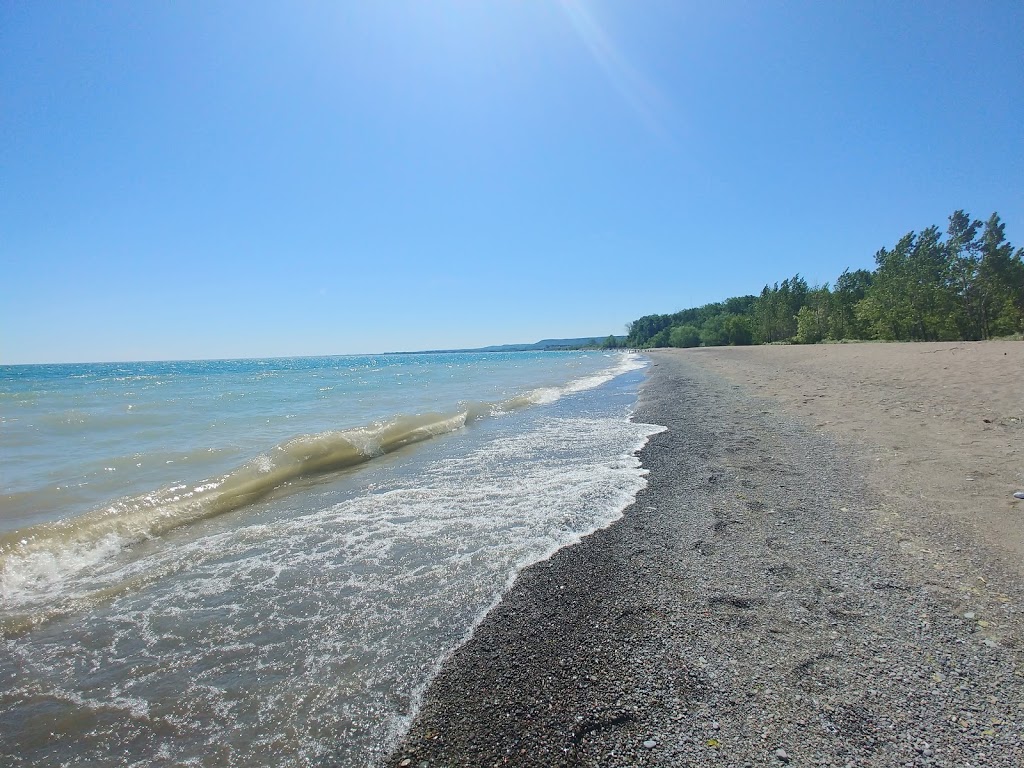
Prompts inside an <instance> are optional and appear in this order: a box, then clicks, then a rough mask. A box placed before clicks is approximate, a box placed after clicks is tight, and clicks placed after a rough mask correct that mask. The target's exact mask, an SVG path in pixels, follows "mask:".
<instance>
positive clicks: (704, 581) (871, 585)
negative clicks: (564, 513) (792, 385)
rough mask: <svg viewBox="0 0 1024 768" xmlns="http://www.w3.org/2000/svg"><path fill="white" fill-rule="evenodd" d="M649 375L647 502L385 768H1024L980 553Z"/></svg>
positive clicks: (520, 606) (754, 420)
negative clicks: (938, 544)
mask: <svg viewBox="0 0 1024 768" xmlns="http://www.w3.org/2000/svg"><path fill="white" fill-rule="evenodd" d="M654 359H655V362H654V364H653V366H652V368H651V372H650V377H649V381H648V384H647V386H646V387H645V389H644V391H643V394H642V397H641V402H640V405H639V407H638V409H637V411H636V414H635V417H634V418H636V419H637V420H640V421H646V422H651V423H656V424H662V425H665V426H666V427H668V430H667V431H666V432H663V433H661V434H658V435H655V436H654V437H653V438H651V440H650V442H649V443H648V445H647V446H646V448H645V449H644V450H643V452H642V454H641V458H642V460H643V464H644V466H645V467H646V468H648V469H649V470H650V476H649V485H648V487H647V488H646V489H645V490H644V491H642V492H641V493H640V494H639V496H638V498H637V500H636V503H635V504H634V505H633V506H631V507H630V508H629V509H627V510H626V513H625V515H624V517H623V519H622V520H620V521H619V522H617V523H615V524H614V525H612V526H610V527H609V528H607V529H604V530H602V531H599V532H597V533H595V534H593V535H591V536H589V537H587V538H586V539H585V540H584V541H583V542H581V543H580V544H578V545H576V546H573V547H569V548H566V549H564V550H561V551H560V552H558V553H557V554H556V555H555V556H553V557H552V558H551V559H550V560H547V561H545V562H542V563H538V564H536V565H534V566H532V567H530V568H528V569H527V570H526V571H524V572H523V573H522V574H521V575H520V578H519V579H518V580H517V582H516V583H515V585H514V586H513V588H512V589H511V591H510V592H509V593H508V595H507V596H506V597H505V599H504V600H503V601H502V602H501V603H500V604H499V605H498V606H497V607H496V608H495V609H494V610H493V611H492V612H491V613H490V614H489V615H488V616H487V617H486V619H485V620H484V621H483V622H482V623H481V625H480V626H479V627H478V628H477V629H476V631H475V633H474V635H473V637H472V638H471V639H470V641H469V642H468V643H466V644H465V645H464V646H463V647H461V648H460V649H458V650H457V651H456V652H455V653H454V654H453V656H452V657H451V658H450V659H448V661H447V662H446V663H445V664H444V666H443V668H442V669H441V671H440V673H439V674H438V676H437V677H436V678H435V680H434V681H433V683H432V685H431V686H430V688H429V689H428V691H427V693H426V695H425V698H424V701H423V705H422V708H421V709H420V711H419V714H418V715H417V717H416V719H415V721H414V723H413V726H412V728H411V730H410V731H409V733H408V734H407V735H406V737H405V739H404V741H403V742H402V743H401V744H400V745H399V746H398V747H397V749H396V750H395V752H394V753H393V754H392V755H391V756H390V757H389V758H388V760H387V762H386V764H387V765H388V766H398V767H399V768H412V767H414V766H415V767H416V768H427V767H430V768H433V767H434V766H503V765H514V766H691V765H692V766H697V765H700V766H706V765H719V766H723V767H724V766H736V767H737V768H739V767H740V766H765V765H769V766H779V765H785V764H790V765H799V766H804V765H807V766H813V765H823V766H946V767H948V768H954V767H956V768H966V767H967V766H1006V767H1007V768H1010V767H1011V766H1022V765H1024V725H1022V723H1024V664H1022V661H1024V654H1022V650H1021V648H1022V646H1021V644H1020V635H1019V629H1020V620H1021V615H1020V613H1019V612H1020V611H1022V610H1024V606H1021V604H1020V592H1019V586H1020V585H1019V584H1018V583H1017V582H1015V581H1013V580H1012V579H1010V578H1009V577H1008V579H1009V580H1008V581H1006V582H1005V584H1004V583H1001V582H998V575H999V574H995V575H993V573H992V572H991V569H990V568H989V569H988V570H986V568H987V565H986V563H985V562H984V557H983V555H984V553H983V552H981V553H979V551H978V549H977V548H976V546H975V545H974V544H973V543H965V546H964V547H963V548H960V547H951V550H957V551H959V550H961V549H963V550H964V551H967V552H970V553H971V554H970V556H969V557H967V559H966V560H965V561H964V563H963V564H962V567H961V568H960V570H956V569H955V568H954V569H949V568H947V569H945V570H942V571H937V570H935V569H934V568H933V567H932V566H931V565H930V564H929V561H928V558H927V557H922V556H915V555H912V554H910V553H908V552H907V551H905V548H902V547H901V546H900V541H901V538H900V535H899V534H898V532H896V530H895V529H894V528H892V527H891V526H889V525H887V524H886V522H885V515H884V511H885V510H883V509H882V506H883V504H882V502H881V501H880V495H879V494H878V492H877V489H873V488H872V487H871V486H870V484H869V482H868V481H867V480H866V479H864V478H865V477H867V473H866V472H865V471H864V458H863V457H860V456H857V455H855V454H854V453H851V452H850V451H849V450H847V449H846V448H844V446H842V445H840V444H838V443H836V442H833V441H832V440H831V439H830V438H828V437H825V436H822V435H820V434H816V433H814V432H813V431H811V430H809V429H807V428H806V426H805V425H803V424H800V423H798V422H796V421H794V420H791V419H789V418H788V417H787V416H786V415H785V414H782V413H780V412H776V411H774V410H772V409H771V408H770V407H767V406H766V405H765V403H764V401H762V400H760V399H758V398H755V397H753V396H752V395H750V394H748V393H747V392H745V391H744V390H742V389H740V388H738V387H734V386H732V385H729V384H728V383H726V382H725V381H724V380H722V379H719V378H716V377H715V376H712V375H710V374H707V373H705V372H704V371H702V370H700V369H699V368H698V367H695V366H693V365H690V364H688V363H687V362H686V361H685V360H684V359H683V358H682V357H679V356H672V355H656V356H655V358H654ZM955 535H956V531H955V530H953V529H950V531H949V536H955ZM971 558H974V560H973V561H972V560H971ZM972 578H977V579H981V580H982V581H984V582H985V589H983V590H978V595H977V599H975V600H973V601H968V602H966V603H965V598H964V594H965V592H964V590H965V587H964V584H965V583H966V584H968V586H967V587H966V589H967V591H968V596H969V592H970V589H971V587H970V586H969V583H970V579H972ZM980 583H981V582H979V584H980ZM997 586H998V587H1000V588H998V589H997V588H996V587H997ZM965 607H966V608H968V609H969V610H965Z"/></svg>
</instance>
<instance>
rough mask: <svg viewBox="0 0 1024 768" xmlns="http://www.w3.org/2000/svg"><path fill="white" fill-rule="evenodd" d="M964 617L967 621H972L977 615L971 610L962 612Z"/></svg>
mask: <svg viewBox="0 0 1024 768" xmlns="http://www.w3.org/2000/svg"><path fill="white" fill-rule="evenodd" d="M964 618H965V619H967V620H968V621H974V620H975V619H976V618H978V616H977V614H975V613H974V612H973V611H968V612H967V613H965V614H964Z"/></svg>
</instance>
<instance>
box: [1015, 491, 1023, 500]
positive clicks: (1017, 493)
mask: <svg viewBox="0 0 1024 768" xmlns="http://www.w3.org/2000/svg"><path fill="white" fill-rule="evenodd" d="M1013 498H1015V499H1024V491H1017V492H1016V493H1015V494H1013Z"/></svg>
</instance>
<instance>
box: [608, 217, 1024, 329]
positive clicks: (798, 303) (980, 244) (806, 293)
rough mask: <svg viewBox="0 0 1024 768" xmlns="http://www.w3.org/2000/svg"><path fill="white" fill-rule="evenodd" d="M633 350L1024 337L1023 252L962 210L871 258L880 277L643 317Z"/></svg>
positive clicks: (781, 288)
mask: <svg viewBox="0 0 1024 768" xmlns="http://www.w3.org/2000/svg"><path fill="white" fill-rule="evenodd" d="M627 330H628V336H627V338H626V345H627V346H630V347H696V346H701V345H703V346H708V347H710V346H723V345H742V344H771V343H776V342H784V343H797V344H814V343H816V342H819V341H825V340H834V341H840V340H845V339H851V340H853V339H864V340H871V339H878V340H887V341H957V340H964V341H974V340H979V339H991V338H996V337H1001V336H1013V335H1015V334H1021V333H1024V248H1019V249H1017V250H1014V247H1013V246H1012V245H1011V244H1010V243H1009V242H1007V240H1006V235H1005V225H1004V224H1003V222H1002V221H1000V219H999V215H998V214H996V213H993V214H992V215H991V216H990V217H989V218H988V220H987V221H985V222H982V221H980V220H978V219H972V218H971V217H970V216H969V215H968V214H966V213H964V211H956V212H955V213H953V214H952V215H951V216H950V217H949V225H948V227H947V228H946V231H945V233H942V232H941V231H940V229H939V227H937V226H932V227H928V228H927V229H925V230H924V231H922V232H920V233H917V232H908V233H907V234H906V235H904V236H903V237H902V238H900V240H899V241H898V242H897V243H896V244H895V245H894V246H893V247H892V248H891V249H888V248H882V249H880V250H879V251H878V252H877V253H876V254H875V269H874V270H873V271H872V270H866V269H858V270H854V271H852V272H851V271H850V270H849V269H847V270H846V271H845V272H843V274H841V275H840V276H839V277H838V278H837V279H836V281H835V284H834V285H831V286H830V285H829V284H828V283H826V284H824V285H820V286H814V287H811V286H809V285H808V284H807V281H806V280H805V279H804V278H802V277H801V276H800V275H799V274H797V275H794V276H793V277H791V278H787V279H785V280H783V281H782V282H781V283H775V284H774V285H771V286H768V285H766V286H765V287H764V289H763V290H762V291H761V294H760V295H759V296H737V297H734V298H731V299H726V300H725V301H720V302H714V303H712V304H705V305H704V306H702V307H694V308H691V309H684V310H682V311H680V312H676V313H674V314H671V315H646V316H644V317H641V318H639V319H637V320H634V321H633V322H632V323H630V324H629V325H628V327H627Z"/></svg>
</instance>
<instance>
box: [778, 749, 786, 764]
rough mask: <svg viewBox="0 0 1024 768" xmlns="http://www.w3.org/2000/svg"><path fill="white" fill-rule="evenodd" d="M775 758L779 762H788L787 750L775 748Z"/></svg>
mask: <svg viewBox="0 0 1024 768" xmlns="http://www.w3.org/2000/svg"><path fill="white" fill-rule="evenodd" d="M775 758H776V759H777V760H778V761H779V762H780V763H788V762H789V752H787V751H786V750H784V749H776V750H775Z"/></svg>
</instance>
